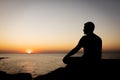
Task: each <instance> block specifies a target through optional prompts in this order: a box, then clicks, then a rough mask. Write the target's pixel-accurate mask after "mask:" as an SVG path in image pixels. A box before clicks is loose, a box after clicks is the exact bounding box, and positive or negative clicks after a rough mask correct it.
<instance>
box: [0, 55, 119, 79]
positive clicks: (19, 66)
mask: <svg viewBox="0 0 120 80" xmlns="http://www.w3.org/2000/svg"><path fill="white" fill-rule="evenodd" d="M65 55H66V54H63V53H61V54H0V57H8V58H6V59H2V60H0V71H5V72H7V73H10V74H15V73H31V74H32V77H36V76H38V75H43V74H46V73H48V72H50V71H53V70H55V69H57V68H59V67H65V66H66V65H65V64H64V63H63V62H62V59H63V57H64V56H65ZM76 56H78V55H76ZM102 58H104V59H120V54H119V53H106V54H103V55H102Z"/></svg>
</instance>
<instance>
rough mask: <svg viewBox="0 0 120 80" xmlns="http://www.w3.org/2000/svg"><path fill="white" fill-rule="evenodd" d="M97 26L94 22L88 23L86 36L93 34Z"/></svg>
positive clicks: (85, 29)
mask: <svg viewBox="0 0 120 80" xmlns="http://www.w3.org/2000/svg"><path fill="white" fill-rule="evenodd" d="M94 28H95V25H94V23H93V22H87V23H85V24H84V30H83V31H84V34H92V33H93V31H94Z"/></svg>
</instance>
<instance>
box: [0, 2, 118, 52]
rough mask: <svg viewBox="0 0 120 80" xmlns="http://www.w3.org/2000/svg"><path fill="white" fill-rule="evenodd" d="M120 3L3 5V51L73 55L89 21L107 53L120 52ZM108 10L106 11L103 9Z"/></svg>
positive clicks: (0, 32)
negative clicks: (60, 52) (56, 52)
mask: <svg viewBox="0 0 120 80" xmlns="http://www.w3.org/2000/svg"><path fill="white" fill-rule="evenodd" d="M118 3H119V1H118V0H117V1H116V0H113V1H109V2H108V1H104V2H103V1H97V0H96V1H93V2H90V1H89V0H85V1H74V0H73V1H53V0H51V1H49V0H48V1H47V0H46V1H41V0H40V1H34V2H33V1H29V2H25V1H23V0H22V1H0V10H1V11H0V13H1V14H0V39H1V40H0V50H17V51H22V52H24V51H25V50H26V49H32V50H33V52H36V51H40V52H42V51H43V52H45V51H53V52H54V51H69V50H71V49H72V48H74V47H75V46H76V45H77V43H78V41H79V39H80V38H81V37H82V36H83V26H84V23H85V22H87V21H92V22H94V23H95V26H96V28H95V33H96V34H98V35H99V36H100V37H101V38H102V40H103V50H114V51H116V50H119V51H120V37H119V30H120V24H119V21H120V16H119V13H120V9H119V7H120V6H119V4H118ZM103 7H104V8H103Z"/></svg>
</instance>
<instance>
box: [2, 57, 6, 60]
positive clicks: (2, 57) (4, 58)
mask: <svg viewBox="0 0 120 80" xmlns="http://www.w3.org/2000/svg"><path fill="white" fill-rule="evenodd" d="M7 58H8V57H0V60H2V59H7Z"/></svg>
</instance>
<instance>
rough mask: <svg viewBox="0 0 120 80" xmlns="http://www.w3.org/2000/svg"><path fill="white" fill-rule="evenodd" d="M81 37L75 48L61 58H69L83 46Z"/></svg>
mask: <svg viewBox="0 0 120 80" xmlns="http://www.w3.org/2000/svg"><path fill="white" fill-rule="evenodd" d="M83 39H84V38H83V37H82V38H81V39H80V41H79V43H78V44H77V46H76V47H75V48H73V49H72V50H71V51H70V52H69V53H68V54H67V55H66V56H65V57H64V58H63V60H65V59H67V58H69V57H70V56H72V55H74V54H75V53H77V52H78V51H79V50H80V48H81V47H82V46H83V45H82V44H83Z"/></svg>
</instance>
